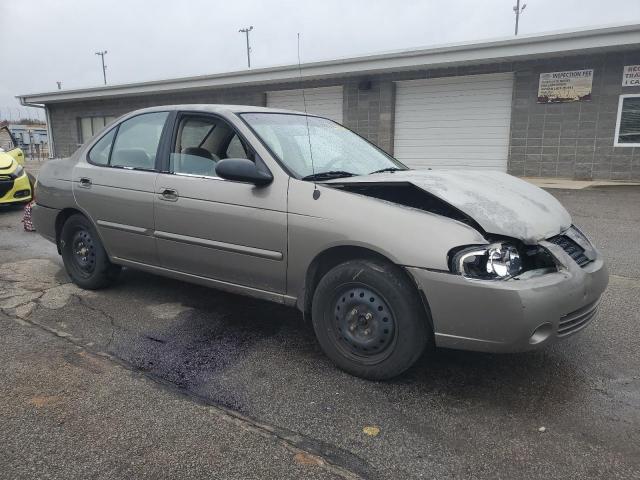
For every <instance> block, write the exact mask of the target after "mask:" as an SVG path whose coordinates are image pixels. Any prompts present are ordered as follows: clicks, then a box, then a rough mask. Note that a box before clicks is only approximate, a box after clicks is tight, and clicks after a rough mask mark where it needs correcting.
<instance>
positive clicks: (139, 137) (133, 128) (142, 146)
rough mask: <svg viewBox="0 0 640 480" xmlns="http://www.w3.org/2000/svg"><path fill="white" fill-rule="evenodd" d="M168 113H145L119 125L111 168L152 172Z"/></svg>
mask: <svg viewBox="0 0 640 480" xmlns="http://www.w3.org/2000/svg"><path fill="white" fill-rule="evenodd" d="M168 115H169V113H168V112H155V113H145V114H142V115H138V116H136V117H133V118H130V119H129V120H126V121H124V122H122V123H121V124H120V127H119V128H118V135H117V137H116V140H115V144H114V146H113V152H112V153H111V163H110V165H111V166H112V167H125V168H139V169H144V170H153V169H154V168H155V164H156V155H157V153H158V145H159V143H160V137H161V135H162V129H163V128H164V124H165V122H166V120H167V116H168Z"/></svg>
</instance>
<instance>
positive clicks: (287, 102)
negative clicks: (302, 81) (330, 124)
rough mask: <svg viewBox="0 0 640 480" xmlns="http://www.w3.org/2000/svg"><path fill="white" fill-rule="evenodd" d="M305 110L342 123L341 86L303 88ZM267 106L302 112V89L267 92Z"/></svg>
mask: <svg viewBox="0 0 640 480" xmlns="http://www.w3.org/2000/svg"><path fill="white" fill-rule="evenodd" d="M304 96H305V98H306V103H307V112H308V113H312V114H314V115H320V116H322V117H327V118H330V119H331V120H335V121H336V122H338V123H342V87H341V86H339V87H322V88H305V89H304ZM267 107H271V108H286V109H288V110H297V111H299V112H304V102H303V98H302V90H279V91H276V92H267Z"/></svg>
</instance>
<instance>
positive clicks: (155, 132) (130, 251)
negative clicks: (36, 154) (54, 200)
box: [73, 112, 170, 265]
mask: <svg viewBox="0 0 640 480" xmlns="http://www.w3.org/2000/svg"><path fill="white" fill-rule="evenodd" d="M169 116H170V113H169V112H150V113H143V114H140V115H136V116H134V117H131V118H129V119H127V120H125V121H123V122H122V123H120V124H118V125H117V126H115V127H114V128H112V129H111V130H110V131H109V132H107V133H106V134H105V135H103V137H102V138H101V139H100V140H98V141H97V142H96V143H95V144H94V145H93V146H92V147H91V149H90V150H89V151H88V153H87V155H86V158H85V159H81V161H79V162H78V163H77V165H76V167H75V169H74V175H73V191H74V195H75V198H76V201H77V203H78V205H79V206H80V208H81V209H82V210H84V211H85V212H86V213H87V214H88V215H89V216H90V217H91V218H92V219H93V221H94V223H95V224H96V225H97V228H98V231H99V233H100V236H101V238H102V240H103V242H104V244H105V247H106V249H107V251H108V252H109V254H110V255H111V256H112V257H115V258H116V259H118V258H121V259H124V260H129V261H133V262H139V263H144V264H150V265H156V264H157V263H158V259H157V253H156V244H155V238H154V236H153V230H154V220H153V208H154V206H153V200H154V188H155V184H156V178H157V176H158V170H157V165H156V163H157V159H158V158H159V152H160V151H161V150H162V148H163V145H162V142H161V139H162V138H163V136H162V134H163V130H164V128H165V125H166V124H167V119H168V118H169ZM164 148H166V147H164Z"/></svg>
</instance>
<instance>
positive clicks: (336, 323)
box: [312, 260, 432, 380]
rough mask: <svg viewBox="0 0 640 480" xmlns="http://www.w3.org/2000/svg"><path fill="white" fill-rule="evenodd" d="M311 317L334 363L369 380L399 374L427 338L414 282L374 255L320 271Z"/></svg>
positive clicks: (417, 353) (326, 352)
mask: <svg viewBox="0 0 640 480" xmlns="http://www.w3.org/2000/svg"><path fill="white" fill-rule="evenodd" d="M312 321H313V327H314V330H315V333H316V336H317V337H318V341H319V343H320V346H321V347H322V349H323V351H324V352H325V354H326V355H327V356H328V357H329V358H330V359H331V360H332V361H333V362H334V363H335V364H336V365H337V366H338V367H340V368H341V369H343V370H345V371H347V372H348V373H351V374H352V375H356V376H359V377H363V378H368V379H372V380H383V379H388V378H392V377H395V376H397V375H399V374H401V373H402V372H404V371H405V370H406V369H408V368H409V367H411V366H412V365H413V364H414V363H415V362H416V361H417V360H418V358H419V357H420V356H421V354H422V353H423V352H424V350H425V348H426V347H427V345H429V344H430V343H431V342H432V340H431V338H432V335H430V334H429V332H430V327H429V322H428V319H427V318H426V313H425V311H424V308H423V306H422V302H421V300H420V297H419V295H418V292H417V290H416V287H415V286H414V285H413V284H412V283H411V282H410V281H409V279H407V277H406V275H405V274H404V272H402V271H401V270H400V269H399V267H397V266H395V265H392V264H388V263H385V262H382V261H378V260H353V261H349V262H346V263H343V264H340V265H338V266H336V267H334V268H333V269H331V270H330V271H329V272H328V273H327V274H326V275H325V276H324V277H322V279H321V280H320V282H319V284H318V286H317V288H316V290H315V293H314V296H313V304H312Z"/></svg>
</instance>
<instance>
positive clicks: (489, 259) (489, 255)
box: [450, 243, 522, 280]
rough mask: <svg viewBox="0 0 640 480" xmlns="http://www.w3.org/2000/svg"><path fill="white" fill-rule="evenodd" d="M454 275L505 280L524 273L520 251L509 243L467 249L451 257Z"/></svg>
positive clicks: (458, 251) (460, 250)
mask: <svg viewBox="0 0 640 480" xmlns="http://www.w3.org/2000/svg"><path fill="white" fill-rule="evenodd" d="M450 258H451V260H450V268H451V271H452V272H454V273H459V274H460V275H462V276H464V277H468V278H476V279H480V280H504V279H507V278H511V277H513V276H514V275H517V274H518V273H520V272H521V271H522V260H521V258H520V253H519V252H518V249H517V248H516V247H514V246H513V245H510V244H508V243H494V244H491V245H482V246H472V247H465V248H462V249H459V250H457V251H456V252H455V253H454V254H453V255H452V256H450Z"/></svg>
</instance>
